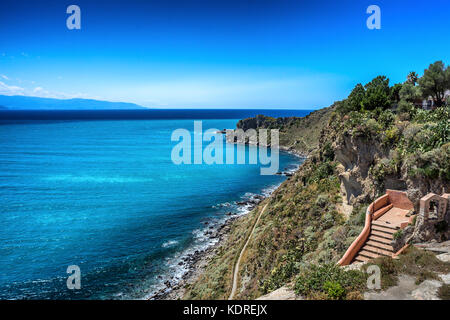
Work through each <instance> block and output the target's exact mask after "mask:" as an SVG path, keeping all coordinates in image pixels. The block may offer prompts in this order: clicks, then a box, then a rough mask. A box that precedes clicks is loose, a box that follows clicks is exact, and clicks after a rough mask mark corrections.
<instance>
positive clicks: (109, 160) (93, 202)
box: [0, 119, 300, 299]
mask: <svg viewBox="0 0 450 320" xmlns="http://www.w3.org/2000/svg"><path fill="white" fill-rule="evenodd" d="M237 121H238V119H217V120H215V119H209V120H204V121H203V129H204V130H206V129H209V128H215V129H223V128H234V127H235V125H236V122H237ZM177 128H185V129H188V130H190V131H191V133H192V135H194V133H193V132H192V131H193V120H187V119H178V120H141V121H135V120H116V121H110V120H104V121H99V120H91V121H73V122H61V121H45V122H27V121H21V122H20V123H11V122H8V123H4V124H2V125H0V137H1V138H0V163H1V168H0V176H1V179H0V199H1V203H2V205H1V207H0V225H1V229H0V270H1V271H0V272H1V275H2V276H1V277H0V298H3V299H5V298H8V299H104V298H107V299H124V298H125V299H130V298H133V299H134V298H138V299H139V298H144V297H147V296H149V295H151V294H152V292H154V291H155V290H157V289H158V288H161V286H162V285H163V284H164V282H166V281H176V280H177V279H179V278H181V277H182V275H183V274H184V273H185V272H186V271H187V270H186V268H187V265H186V264H183V257H185V256H186V254H189V253H191V254H192V253H195V251H198V250H202V249H204V248H205V247H207V246H209V245H211V244H212V243H214V242H215V241H217V239H215V238H214V237H211V235H213V234H214V231H215V229H216V228H217V227H218V226H219V225H220V224H221V223H223V222H224V221H225V219H226V218H227V217H229V212H233V213H237V214H244V213H245V212H246V211H247V209H248V207H247V206H244V205H238V204H237V203H236V202H239V201H243V200H245V199H251V198H252V197H253V196H254V194H261V193H263V192H266V193H269V192H270V190H272V189H273V188H274V187H275V186H277V185H279V184H280V183H281V182H282V181H283V180H284V179H285V177H284V176H280V175H273V176H262V175H260V166H259V165H249V164H245V165H205V164H202V165H175V164H173V163H172V161H171V150H172V148H173V146H174V145H175V144H176V142H171V140H170V137H171V133H172V131H173V130H175V129H177ZM224 148H236V146H235V145H226V144H224ZM249 148H255V147H249V146H246V152H247V153H248V150H249ZM247 156H248V155H247ZM299 161H300V160H299V158H297V157H295V156H293V155H290V154H287V153H280V170H282V171H283V170H292V169H294V168H296V167H297V165H298V163H299ZM69 265H78V266H79V267H80V269H81V290H68V289H67V287H66V279H67V277H68V274H67V273H66V269H67V267H68V266H69Z"/></svg>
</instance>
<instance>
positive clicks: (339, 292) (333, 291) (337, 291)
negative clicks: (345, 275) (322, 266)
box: [323, 281, 346, 300]
mask: <svg viewBox="0 0 450 320" xmlns="http://www.w3.org/2000/svg"><path fill="white" fill-rule="evenodd" d="M323 289H324V291H325V292H326V293H327V295H328V298H329V299H332V300H342V299H344V298H345V294H346V293H345V289H344V288H342V286H341V284H340V283H339V282H336V281H327V282H325V283H324V284H323Z"/></svg>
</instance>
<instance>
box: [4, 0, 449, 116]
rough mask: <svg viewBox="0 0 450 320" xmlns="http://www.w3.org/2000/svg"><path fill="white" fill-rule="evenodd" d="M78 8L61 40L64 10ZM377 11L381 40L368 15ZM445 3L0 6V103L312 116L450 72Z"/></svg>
mask: <svg viewBox="0 0 450 320" xmlns="http://www.w3.org/2000/svg"><path fill="white" fill-rule="evenodd" d="M71 4H76V5H78V6H79V7H80V8H81V30H68V29H67V27H66V19H67V17H68V16H69V15H68V14H67V13H66V8H67V7H68V6H69V5H71ZM371 4H376V5H378V6H379V7H380V8H381V30H369V29H368V28H367V27H366V19H367V17H368V16H369V15H368V14H366V8H367V7H368V6H369V5H371ZM449 14H450V1H447V0H429V1H426V2H425V1H414V0H397V1H375V0H371V1H365V0H361V1H349V0H342V1H321V0H316V1H301V0H296V1H284V0H276V1H268V0H251V1H247V0H239V1H235V0H227V1H222V0H209V1H203V0H196V1H193V0H184V1H175V0H164V1H163V0H158V1H130V0H129V1H92V0H91V1H80V0H71V1H61V0H59V1H39V0H35V1H21V0H15V1H10V0H6V1H5V0H2V1H1V2H0V30H1V33H0V94H24V95H34V96H43V97H58V98H71V97H82V98H95V99H104V100H110V101H126V102H134V103H138V104H141V105H144V106H147V107H161V108H197V107H198V108H287V109H313V108H314V109H315V108H321V107H325V106H328V105H330V104H331V103H333V101H336V100H340V99H342V98H344V97H346V96H347V95H348V93H349V91H350V90H351V89H352V88H353V86H354V85H355V84H356V83H358V82H362V83H365V82H367V81H370V80H371V79H372V78H373V77H375V76H376V75H379V74H384V75H386V76H388V77H389V78H390V79H391V82H392V83H396V82H403V81H404V79H405V77H406V74H407V73H408V72H409V71H412V70H415V71H417V72H418V73H419V74H422V73H423V70H424V69H425V68H426V67H427V66H428V65H429V64H430V63H431V62H434V61H436V60H443V61H444V62H445V63H449V62H450V59H449V57H450V41H449V33H450V24H449V22H448V21H449Z"/></svg>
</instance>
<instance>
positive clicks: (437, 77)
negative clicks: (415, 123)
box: [419, 61, 450, 108]
mask: <svg viewBox="0 0 450 320" xmlns="http://www.w3.org/2000/svg"><path fill="white" fill-rule="evenodd" d="M419 86H420V89H421V90H422V94H423V97H424V98H425V99H426V98H428V97H432V98H433V100H434V102H435V105H436V107H438V108H439V107H440V106H442V105H443V104H444V94H445V91H446V90H449V89H450V68H448V67H445V65H444V63H443V62H442V61H436V62H435V63H432V64H430V66H429V67H428V69H426V70H425V72H424V74H423V76H422V77H421V78H420V79H419Z"/></svg>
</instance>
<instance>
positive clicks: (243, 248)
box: [228, 203, 268, 300]
mask: <svg viewBox="0 0 450 320" xmlns="http://www.w3.org/2000/svg"><path fill="white" fill-rule="evenodd" d="M267 205H268V203H267V204H266V205H265V206H264V208H262V210H261V212H260V213H259V216H258V219H257V220H256V222H255V224H254V225H253V228H252V232H250V234H249V235H248V238H247V241H246V242H245V244H244V247H242V250H241V253H240V254H239V258H238V260H237V261H236V265H235V266H234V271H233V287H232V289H231V293H230V296H229V297H228V300H233V297H234V295H235V294H236V289H237V282H238V273H239V264H240V263H241V258H242V256H243V255H244V251H245V249H246V248H247V245H248V243H249V242H250V238H251V237H252V234H253V232H254V231H255V229H256V226H257V225H258V222H259V219H260V218H261V216H262V214H263V213H264V211H266V207H267Z"/></svg>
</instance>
